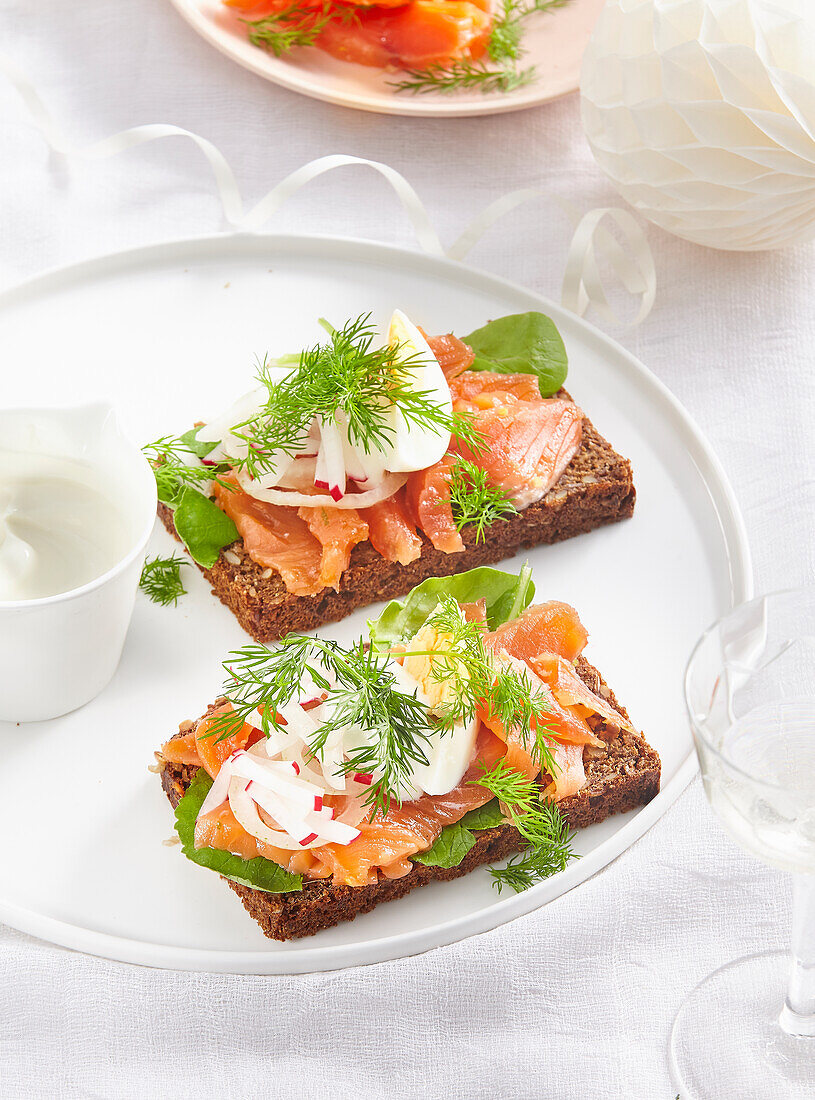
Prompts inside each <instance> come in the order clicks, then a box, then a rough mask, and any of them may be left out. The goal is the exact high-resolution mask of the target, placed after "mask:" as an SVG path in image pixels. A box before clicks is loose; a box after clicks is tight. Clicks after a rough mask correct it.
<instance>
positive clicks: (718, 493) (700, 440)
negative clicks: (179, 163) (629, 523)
mask: <svg viewBox="0 0 815 1100" xmlns="http://www.w3.org/2000/svg"><path fill="white" fill-rule="evenodd" d="M263 245H269V246H271V247H273V248H276V249H278V250H282V251H283V252H286V253H294V254H297V252H298V251H299V252H300V254H301V255H303V254H305V255H308V249H309V248H311V249H315V250H316V249H325V248H328V249H333V250H334V251H335V252H336V254H337V257H340V256H341V255H342V253H343V252H344V251H346V250H349V249H350V250H356V251H357V252H359V251H361V252H367V253H371V254H373V255H374V256H376V257H378V258H380V259H381V258H383V257H384V258H386V259H387V260H389V261H390V262H391V263H392V262H393V261H394V260H395V259H397V258H398V260H399V261H400V262H401V263H403V264H404V263H405V262H406V261H408V262H410V264H411V265H412V266H414V267H416V266H418V267H424V268H426V269H430V270H431V271H435V273H436V274H438V273H439V272H445V271H446V272H447V273H448V276H453V277H454V278H455V280H456V281H457V282H459V284H461V283H462V281H463V282H469V284H470V285H473V286H478V287H479V288H480V289H481V290H482V291H483V290H487V291H489V290H490V289H491V288H492V289H494V288H500V289H503V290H504V291H511V292H514V293H518V292H520V293H522V294H525V295H527V296H531V297H532V298H535V299H537V300H538V301H539V302H540V303H541V305H542V306H543V307H544V308H545V309H547V310H548V311H549V312H551V313H552V314H553V315H554V316H555V317H556V318H557V317H561V318H566V319H567V321H568V322H569V323H572V324H577V326H578V327H579V328H582V329H583V330H584V331H585V333H586V334H587V335H588V336H590V337H591V338H592V339H594V340H596V341H599V343H600V344H601V345H603V346H604V347H605V348H606V349H608V350H609V351H610V352H612V353H613V354H614V356H615V357H617V359H618V360H621V362H622V363H623V364H624V365H625V367H626V369H627V370H628V371H630V372H632V373H633V374H634V375H635V376H637V377H639V378H640V379H642V380H644V382H645V383H646V384H647V385H648V386H650V387H652V389H653V390H655V391H656V394H657V395H658V397H659V398H660V399H661V400H662V402H663V403H664V404H665V405H666V406H667V408H668V409H669V410H670V412H671V414H672V416H673V418H674V420H675V421H676V423H677V424H678V426H679V427H678V430H679V431H680V433H681V434H682V442H683V444H684V445H685V446H686V448H687V450H688V453H689V455H690V456H691V458H692V460H693V461H694V465H695V466H696V468H697V472H698V474H699V476H700V478H701V480H702V482H703V484H704V486H705V488H706V489H707V491H708V493H709V494H710V497H711V504H712V506H713V508H714V511H715V513H716V517H717V519H718V522H719V529H720V533H721V535H722V538H723V542H724V549H725V551H726V558H727V562H728V566H729V571H730V578H729V579H730V594H729V598H730V604H731V607H732V606H735V605H736V604H737V603H741V602H744V601H745V600H747V599H750V598H751V597H752V595H753V571H752V561H751V553H750V545H749V541H748V538H747V530H746V526H745V523H744V518H743V516H742V513H741V509H740V507H739V504H738V500H737V498H736V495H735V493H734V491H733V488H732V486H731V484H730V481H729V478H728V477H727V474H726V473H725V471H724V468H723V467H722V464H721V462H720V460H719V458H718V456H717V455H716V453H715V451H714V450H713V448H712V447H711V445H710V444H709V443H708V441H707V439H706V437H705V435H704V434H703V432H702V431H701V430H700V428H699V427H698V425H697V424H696V422H695V421H694V419H693V418H692V417H691V415H690V414H689V413H688V412H687V410H686V409H685V408H684V406H683V405H682V404H681V403H680V401H679V400H678V398H676V397H675V396H674V394H673V393H672V392H671V391H670V390H669V389H668V387H667V386H666V385H665V384H664V382H662V381H661V380H660V379H659V378H658V377H657V376H656V375H655V374H654V373H653V372H652V371H651V370H649V368H648V367H647V366H645V364H644V363H642V362H641V360H639V359H638V358H637V357H636V356H635V355H634V354H633V353H632V352H630V351H628V349H627V348H624V347H623V346H622V345H621V344H619V343H617V341H616V340H614V339H613V338H612V337H611V336H609V335H607V334H606V333H604V332H602V331H601V330H600V329H598V328H597V327H596V326H595V325H593V324H592V323H591V322H590V321H587V320H585V318H583V317H579V316H578V315H576V314H574V313H571V312H570V311H569V310H567V309H565V307H563V306H561V305H559V304H558V303H556V302H554V301H553V300H551V299H549V298H547V297H546V296H545V295H542V294H540V293H538V291H536V290H531V289H529V288H527V287H525V286H523V285H522V284H520V283H516V282H513V281H512V280H510V279H506V278H504V277H502V276H499V275H493V274H491V273H490V272H486V271H482V270H480V269H478V268H474V267H471V266H469V265H468V264H465V263H462V262H460V261H457V260H451V259H449V258H448V257H446V256H436V255H431V254H428V253H424V252H421V251H419V250H417V249H410V248H404V247H401V246H398V245H393V244H386V243H383V242H379V241H373V240H365V239H363V238H358V237H347V236H339V235H331V234H306V233H303V234H294V233H230V232H228V231H225V232H220V233H214V234H212V233H210V234H204V235H196V236H191V237H182V238H177V239H172V240H168V241H161V242H154V243H151V244H146V245H139V246H137V247H135V248H127V249H116V250H112V251H109V252H105V253H101V254H99V255H96V256H91V257H87V258H85V259H81V260H79V261H74V262H72V263H65V264H59V265H55V266H53V267H50V268H48V269H46V270H44V271H41V272H38V273H36V274H34V275H31V276H28V277H27V278H26V279H23V280H22V281H20V282H18V283H15V284H13V285H11V286H9V287H6V288H5V289H3V290H2V291H0V313H2V311H3V309H4V308H6V307H13V305H14V304H15V300H16V299H24V298H25V296H26V295H27V294H30V293H32V292H34V293H36V291H37V289H38V287H41V288H42V290H43V292H44V293H48V292H49V291H53V290H56V289H58V284H59V281H60V280H62V279H68V280H70V279H71V278H74V279H76V278H80V279H81V278H83V277H88V276H89V275H92V274H93V272H94V269H104V268H105V266H106V265H112V266H115V267H119V268H125V267H128V266H144V264H145V262H147V263H149V262H150V260H154V261H157V262H160V261H161V260H162V259H163V260H164V261H165V262H166V261H168V260H169V259H170V258H171V256H172V254H173V252H176V251H178V252H179V253H181V252H183V251H184V250H189V249H201V250H203V251H206V249H207V248H211V247H221V248H223V247H227V248H228V247H229V246H233V247H234V248H236V249H238V250H242V249H245V250H247V251H249V249H250V247H252V248H258V247H262V246H263ZM697 769H698V764H697V760H696V754H695V751H694V750H693V748H692V747H691V749H690V751H689V752H688V754H687V755H686V756H685V758H684V760H683V761H682V763H681V764H680V765H679V767H678V769H677V771H676V774H675V775H674V776H673V777H672V778H671V779H670V781H669V782H668V783H667V784H666V785H665V786H664V787H662V789H661V790H660V791H659V793H658V794H657V796H656V798H654V799H653V800H652V801H651V802H650V803H648V804H647V805H646V806H643V807H641V808H640V809H639V810H637V811H635V812H634V814H633V816H632V817H631V818H630V819H629V820H628V821H627V822H626V823H625V824H624V825H623V826H622V827H621V828H620V829H618V830H617V831H615V833H614V834H613V835H612V836H610V837H608V838H607V839H606V840H604V841H603V842H602V843H601V844H599V845H598V846H597V847H596V848H594V849H592V851H591V852H589V853H588V854H586V855H584V856H582V857H581V859H580V860H579V861H577V862H575V863H573V864H572V865H571V866H570V867H568V868H567V869H566V870H565V871H562V872H561V873H560V874H559V875H557V876H555V877H554V878H553V879H548V880H546V881H544V882H541V883H539V884H538V885H537V886H533V887H531V888H530V889H529V890H527V891H525V892H524V893H521V894H515V895H513V896H511V897H507V898H505V899H501V900H500V901H498V902H496V903H495V904H494V905H492V906H487V907H485V908H483V909H479V910H478V911H476V912H475V913H470V914H465V915H463V916H459V917H455V918H453V919H452V920H448V921H444V922H442V923H441V924H436V925H433V926H431V927H430V928H423V929H418V930H415V929H414V930H412V931H408V932H401V933H398V934H396V935H391V936H384V937H381V938H377V939H371V940H368V941H365V942H361V943H360V942H356V943H350V944H339V945H328V946H322V947H319V946H318V947H307V948H299V947H298V948H297V949H292V950H288V951H287V950H285V949H281V947H278V948H277V949H276V950H274V949H270V950H269V951H260V950H259V951H220V950H203V949H198V948H186V947H178V946H173V945H170V944H155V943H148V942H147V941H144V940H138V939H132V938H129V937H120V936H113V935H110V934H109V933H106V932H98V931H94V930H92V929H87V928H83V927H81V926H80V925H76V924H72V923H70V922H68V921H61V920H58V919H57V918H54V917H48V916H44V915H42V914H40V913H38V912H36V911H35V910H31V909H27V908H26V907H24V906H20V905H17V904H16V903H14V902H9V901H6V900H4V899H2V898H0V921H2V922H3V923H5V924H7V925H9V926H10V927H12V928H15V929H17V930H18V931H21V932H25V933H28V934H30V935H33V936H37V937H38V938H40V939H43V940H45V941H47V942H50V943H52V944H54V945H56V946H58V947H63V948H69V949H71V950H76V951H82V952H85V953H87V954H91V955H94V956H97V957H101V958H105V959H109V960H112V961H116V962H124V963H134V964H138V965H144V966H152V967H158V968H161V969H169V970H185V971H195V972H203V973H221V974H256V975H272V974H304V973H320V972H326V971H330V970H341V969H347V968H349V967H352V966H359V965H371V964H374V963H379V962H387V961H392V960H395V959H399V958H405V957H409V956H411V955H417V954H421V953H423V952H425V951H429V950H434V949H435V948H439V947H446V946H448V945H450V944H452V943H457V942H460V941H461V940H464V939H468V938H470V937H471V936H474V935H480V934H483V933H485V932H488V931H491V930H493V929H495V928H498V927H500V926H501V925H504V924H507V923H508V922H509V921H512V920H515V919H516V918H518V917H521V916H525V915H528V914H529V913H531V912H533V911H534V910H536V909H539V908H541V907H543V906H544V905H545V904H547V903H548V902H550V901H553V900H555V898H557V897H560V896H562V895H564V894H566V893H568V892H569V891H570V890H572V889H574V888H575V887H576V886H579V885H580V884H581V883H583V882H585V881H586V880H587V879H588V878H590V877H591V876H592V875H594V874H595V873H597V872H598V871H600V870H602V869H603V868H605V867H607V866H608V865H609V864H610V863H611V862H612V861H613V860H614V859H616V858H617V857H618V856H620V855H622V854H623V853H624V852H625V851H627V850H628V849H629V848H630V847H631V845H632V844H633V843H634V842H635V841H636V840H638V839H639V838H640V837H641V836H643V835H644V834H645V833H646V832H647V831H648V829H650V828H651V826H652V825H653V824H655V823H656V821H657V820H659V818H660V817H662V815H663V814H664V813H665V812H666V811H667V809H668V808H669V807H670V806H671V805H672V804H673V803H674V802H675V801H676V799H677V798H678V797H679V795H680V794H681V793H682V792H683V791H684V789H685V787H686V786H687V785H688V783H689V782H690V780H691V778H692V777H693V776H694V775H695V773H696V771H697ZM612 849H613V850H612ZM555 881H557V883H558V889H557V891H556V892H553V891H552V888H551V887H552V883H553V882H555ZM281 946H282V945H281Z"/></svg>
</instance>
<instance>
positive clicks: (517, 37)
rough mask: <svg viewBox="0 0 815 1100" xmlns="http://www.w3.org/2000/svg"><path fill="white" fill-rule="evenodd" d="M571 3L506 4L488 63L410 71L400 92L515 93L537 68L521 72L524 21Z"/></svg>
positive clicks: (510, 0)
mask: <svg viewBox="0 0 815 1100" xmlns="http://www.w3.org/2000/svg"><path fill="white" fill-rule="evenodd" d="M567 2H568V0H503V6H502V8H501V12H500V14H499V15H498V16H497V17H496V19H495V20H494V22H493V25H492V29H491V31H490V38H489V42H488V43H487V56H488V57H489V59H490V61H491V62H493V63H494V64H493V65H492V66H491V65H490V64H488V63H487V62H485V61H467V60H459V61H452V62H450V63H449V64H442V65H430V66H428V67H427V68H425V69H407V70H405V75H404V78H403V79H401V80H398V81H392V82H391V83H390V86H391V87H392V88H394V89H395V90H396V91H397V92H409V93H411V94H413V95H424V94H426V93H428V92H455V91H460V90H462V89H472V88H476V89H479V90H480V91H482V92H484V93H485V94H486V93H489V92H511V91H513V90H514V89H515V88H520V87H522V86H523V85H525V84H529V83H530V81H532V80H534V79H535V76H536V75H537V73H536V70H535V67H534V66H533V65H532V66H529V67H528V68H526V69H520V68H519V67H518V62H519V61H520V59H521V57H523V54H524V52H525V51H524V49H523V47H522V45H521V43H522V39H523V32H524V20H526V19H527V17H528V16H530V15H534V14H536V13H541V12H547V11H551V10H553V9H554V8H559V7H562V5H563V4H565V3H567Z"/></svg>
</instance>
